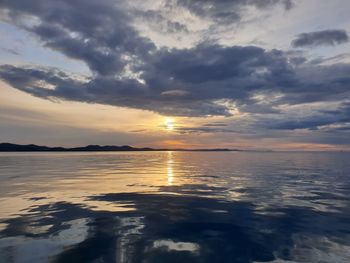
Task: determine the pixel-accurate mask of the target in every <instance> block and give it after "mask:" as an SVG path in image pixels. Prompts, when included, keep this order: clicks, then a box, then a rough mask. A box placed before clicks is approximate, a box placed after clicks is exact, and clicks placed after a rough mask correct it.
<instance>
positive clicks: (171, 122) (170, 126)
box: [164, 118, 175, 131]
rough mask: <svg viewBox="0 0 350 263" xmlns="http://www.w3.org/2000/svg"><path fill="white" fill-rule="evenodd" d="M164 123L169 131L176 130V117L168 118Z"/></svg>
mask: <svg viewBox="0 0 350 263" xmlns="http://www.w3.org/2000/svg"><path fill="white" fill-rule="evenodd" d="M164 125H165V128H166V129H167V130H168V131H172V130H174V127H175V123H174V119H172V118H166V119H165V121H164Z"/></svg>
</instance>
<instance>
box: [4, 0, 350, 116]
mask: <svg viewBox="0 0 350 263" xmlns="http://www.w3.org/2000/svg"><path fill="white" fill-rule="evenodd" d="M291 4H292V2H291V1H282V0H269V1H260V0H259V1H255V0H236V1H228V0H220V1H212V0H205V1H204V2H203V1H187V0H176V1H175V0H174V1H170V0H169V1H167V2H166V5H165V6H167V5H168V6H174V5H176V6H177V7H182V8H187V9H188V10H189V11H190V12H192V13H194V14H197V15H201V14H203V15H204V16H208V17H210V19H214V20H218V21H219V20H220V21H221V20H222V19H225V17H230V19H231V20H234V19H235V16H234V15H232V16H231V15H230V16H226V15H225V13H223V12H224V11H225V10H227V12H234V13H237V16H239V17H241V16H242V14H243V13H242V12H244V11H243V10H242V9H244V8H246V7H248V6H250V7H252V6H253V7H255V8H258V9H264V8H268V7H270V6H273V5H283V6H284V8H286V9H288V8H290V7H291ZM209 7H211V8H209ZM0 8H2V9H3V10H5V11H6V13H7V17H8V19H9V21H11V22H12V23H15V24H16V25H17V26H19V27H21V28H22V29H25V30H27V31H28V32H30V33H31V34H33V35H34V36H36V37H37V38H38V39H39V40H40V41H41V42H42V43H43V44H44V45H45V46H46V47H48V48H51V49H53V50H55V51H58V52H61V53H62V54H64V55H66V56H68V57H70V58H74V59H77V60H80V61H82V62H84V63H86V64H87V65H88V67H89V69H90V71H91V74H90V76H89V77H88V78H86V77H77V76H73V75H71V74H69V73H67V72H63V71H61V70H60V69H54V68H49V67H36V66H16V67H15V66H11V65H2V66H0V77H1V78H2V79H3V80H4V81H6V82H7V83H9V84H10V85H11V86H13V87H14V88H17V89H19V90H22V91H25V92H27V93H29V94H31V95H33V96H37V97H41V98H45V99H50V100H71V101H80V102H87V103H98V104H107V105H113V106H120V107H130V108H137V109H144V110H150V111H153V112H157V113H160V114H164V115H174V116H192V117H193V116H198V117H203V116H208V115H221V116H231V115H232V114H233V112H234V111H233V110H238V111H241V112H247V113H251V114H277V115H278V114H279V113H280V110H279V108H280V107H281V106H283V105H298V104H303V103H311V102H327V101H338V100H342V99H343V97H344V96H347V95H349V88H348V87H349V84H350V78H349V75H350V65H348V64H343V63H337V64H332V65H321V64H317V63H309V62H308V61H307V59H306V58H305V57H303V56H302V54H298V57H295V56H292V55H291V54H290V52H284V51H282V50H276V49H273V50H267V49H263V48H261V47H257V46H222V45H219V44H215V43H212V42H209V43H206V44H203V43H197V44H196V45H195V46H193V47H190V48H184V49H179V48H165V47H157V46H156V45H155V44H154V43H153V42H152V41H151V40H150V39H148V38H147V37H145V36H141V34H140V32H138V31H137V30H136V29H135V27H134V25H133V21H134V20H133V17H132V15H133V14H135V13H133V12H136V11H135V10H133V9H130V7H129V6H127V5H126V4H125V2H124V1H109V0H101V1H98V2H96V1H93V0H84V1H83V0H75V1H68V0H60V1H54V2H52V1H50V2H48V1H44V0H34V1H32V2H31V3H30V4H29V3H27V2H23V3H21V2H20V1H10V0H4V1H1V2H0ZM91 14H94V15H91ZM24 22H26V23H24ZM329 87H332V88H331V89H330V88H329ZM261 94H264V96H263V97H261ZM277 95H278V96H277ZM259 96H260V97H261V98H260V99H257V98H259ZM272 98H274V99H272Z"/></svg>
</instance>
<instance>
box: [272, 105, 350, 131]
mask: <svg viewBox="0 0 350 263" xmlns="http://www.w3.org/2000/svg"><path fill="white" fill-rule="evenodd" d="M348 122H350V103H349V102H346V103H342V104H341V105H340V106H339V107H338V108H337V109H335V110H321V111H318V112H317V113H316V114H313V115H311V116H309V117H304V118H298V119H294V118H289V119H288V120H283V121H282V120H273V121H270V123H268V122H267V121H265V125H267V126H268V128H272V129H280V130H296V129H309V130H316V129H319V128H321V127H322V126H327V125H334V124H337V125H339V124H345V123H348ZM327 129H328V128H327ZM330 129H332V128H330ZM335 129H338V128H335Z"/></svg>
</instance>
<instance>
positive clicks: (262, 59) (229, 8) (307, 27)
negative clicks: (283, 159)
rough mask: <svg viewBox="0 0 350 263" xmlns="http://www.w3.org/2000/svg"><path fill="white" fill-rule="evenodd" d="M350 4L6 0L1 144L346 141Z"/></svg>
mask: <svg viewBox="0 0 350 263" xmlns="http://www.w3.org/2000/svg"><path fill="white" fill-rule="evenodd" d="M349 13H350V2H349V1H348V0H333V1H325V0H308V1H305V0H132V1H125V0H124V1H122V0H99V1H95V0H32V1H27V0H1V1H0V141H2V142H11V143H19V144H29V143H34V144H39V145H49V146H67V147H69V146H81V145H87V144H100V145H126V144H127V145H132V146H138V147H141V146H142V147H144V146H148V147H158V148H159V147H166V148H238V149H249V150H260V149H271V150H316V151H322V150H350V41H349V39H350V38H349V31H348V30H349V28H350V18H349V15H348V14H349Z"/></svg>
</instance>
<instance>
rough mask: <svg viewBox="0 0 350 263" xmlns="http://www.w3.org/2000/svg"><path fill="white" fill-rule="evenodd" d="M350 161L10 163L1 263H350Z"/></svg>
mask: <svg viewBox="0 0 350 263" xmlns="http://www.w3.org/2000/svg"><path fill="white" fill-rule="evenodd" d="M349 160H350V154H349V153H253V152H116V153H1V154H0V262H6V263H11V262H36V263H40V262H57V263H61V262H62V263H63V262H64V263H66V262H68V263H69V262H191V263H195V262H242V263H243V262H275V263H277V262H279V263H282V262H319V263H321V262H322V263H325V262H329V263H334V262H335V263H338V262H344V263H348V262H350V206H349V205H350V161H349Z"/></svg>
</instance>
